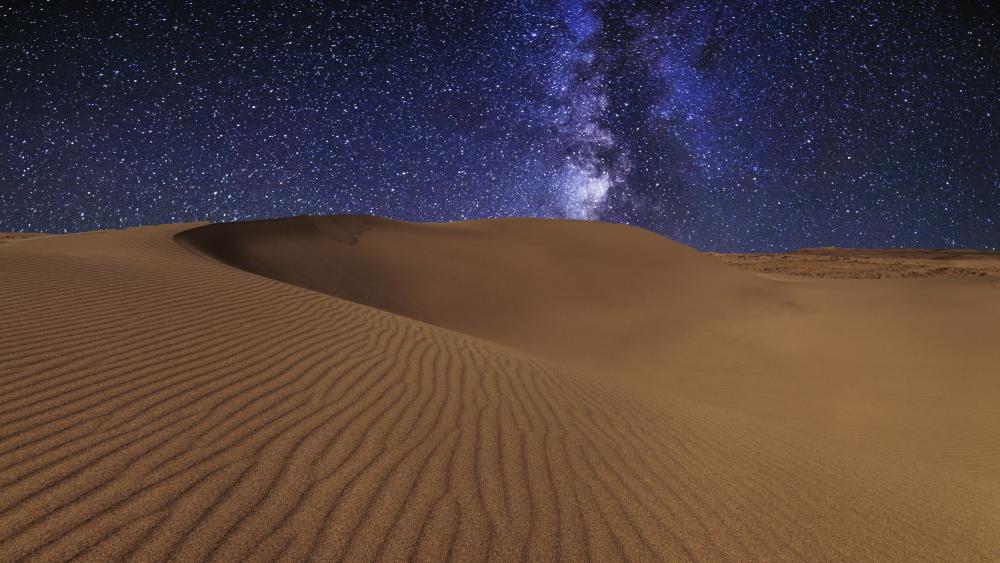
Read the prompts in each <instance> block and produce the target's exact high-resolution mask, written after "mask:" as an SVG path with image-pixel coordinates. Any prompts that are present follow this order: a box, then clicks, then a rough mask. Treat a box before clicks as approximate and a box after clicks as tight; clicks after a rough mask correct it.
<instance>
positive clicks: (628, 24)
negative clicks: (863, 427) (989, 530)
mask: <svg viewBox="0 0 1000 563" xmlns="http://www.w3.org/2000/svg"><path fill="white" fill-rule="evenodd" d="M998 21H1000V15H998V10H997V9H996V8H995V7H993V8H991V7H989V5H988V4H987V3H986V2H932V1H918V0H914V1H900V2H893V1H888V2H870V1H864V0H862V1H841V0H834V1H825V2H818V1H816V2H808V1H795V2H753V3H750V2H643V1H632V2H600V1H580V0H577V1H555V0H553V1H548V2H536V1H533V0H521V1H518V2H506V3H505V2H465V1H457V0H455V1H437V2H414V1H405V2H402V1H400V2H391V1H386V2H287V3H280V4H278V3H266V2H241V3H236V4H233V5H230V3H225V2H186V3H185V2H170V3H157V2H148V3H147V2H124V3H114V4H112V3H87V2H73V3H69V2H66V3H63V2H44V3H43V2H30V1H29V2H18V3H15V4H14V5H10V6H6V7H0V60H3V61H4V62H3V64H2V66H0V108H2V114H0V209H2V214H0V230H35V231H55V232H62V231H77V230H88V229H97V228H107V227H120V226H128V225H137V224H151V223H165V222H175V221H194V220H201V219H208V220H213V221H222V220H234V219H247V218H260V217H275V216H285V215H294V214H306V213H308V214H328V213H372V214H377V215H385V216H390V217H396V218H400V219H408V220H452V219H463V218H477V217H498V216H511V215H528V216H550V217H577V218H591V219H602V220H607V221H617V222H627V223H631V224H635V225H642V226H645V227H649V228H651V229H654V230H656V231H657V232H660V233H662V234H664V235H666V236H669V237H671V238H675V239H677V240H680V241H682V242H685V243H688V244H691V245H693V246H695V247H697V248H700V249H705V250H769V249H787V248H796V247H803V246H826V245H838V246H865V247H872V246H914V247H952V246H960V247H976V248H997V247H1000V176H998V172H1000V101H998V100H1000V69H998V66H1000V45H998V38H1000V24H998Z"/></svg>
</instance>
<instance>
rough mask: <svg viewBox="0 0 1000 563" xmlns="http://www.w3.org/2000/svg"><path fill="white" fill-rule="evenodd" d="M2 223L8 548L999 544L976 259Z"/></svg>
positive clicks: (590, 228) (687, 548)
mask: <svg viewBox="0 0 1000 563" xmlns="http://www.w3.org/2000/svg"><path fill="white" fill-rule="evenodd" d="M2 238H3V240H4V242H3V244H0V311H2V329H3V330H2V332H0V385H2V387H0V389H2V392H0V560H3V561H20V560H34V561H63V560H71V559H81V560H134V561H154V560H177V561H200V560H215V561H236V560H252V561H276V560H281V561H297V560H351V561H358V560H382V561H393V560H403V559H413V560H422V561H441V560H457V561H472V560H534V561H551V560H567V561H582V560H594V561H613V560H648V561H654V560H785V559H805V560H838V561H843V560H887V559H891V560H964V561H992V560H997V559H998V558H1000V534H998V533H997V530H1000V510H998V507H1000V411H998V410H997V407H996V406H997V405H998V404H1000V378H998V377H997V374H998V372H997V366H998V365H1000V346H997V344H996V343H997V335H998V329H1000V299H998V293H997V292H998V291H1000V278H998V274H997V272H998V271H1000V269H998V266H997V264H998V262H1000V261H998V260H997V257H996V256H995V255H993V254H989V253H985V254H984V255H981V256H980V255H976V256H974V257H968V256H959V257H954V258H952V259H953V260H961V261H962V264H961V267H962V268H966V269H975V270H976V272H975V274H974V275H966V274H967V273H965V272H958V273H950V272H941V271H934V272H933V275H926V276H900V275H893V274H892V272H898V271H899V270H900V269H901V268H903V269H906V271H911V270H913V269H919V268H922V267H924V266H922V264H923V261H927V260H934V258H933V257H931V258H928V256H927V255H926V254H920V255H917V256H914V257H907V256H903V257H900V255H899V254H900V253H898V252H896V253H893V252H885V253H882V254H881V255H879V253H878V252H877V251H867V252H868V254H869V255H878V256H876V257H875V258H871V257H869V258H867V259H866V260H865V261H863V263H860V264H859V265H858V266H857V268H858V269H860V270H861V274H858V275H857V276H851V275H846V274H844V269H845V268H848V267H850V263H851V262H850V261H851V260H854V259H855V258H850V259H838V260H833V261H832V262H835V263H836V264H835V266H836V267H835V268H834V270H835V271H834V274H832V275H830V276H827V277H824V275H825V274H824V273H823V269H824V266H823V265H822V264H819V263H817V262H816V260H815V259H814V256H813V259H812V261H811V262H810V263H809V264H808V265H807V266H808V268H806V267H805V266H802V265H801V264H799V265H797V266H795V267H793V268H792V270H795V271H794V272H792V271H789V270H787V269H786V270H785V271H777V270H775V269H774V267H772V266H770V265H768V264H770V263H771V262H767V263H766V264H765V265H763V266H761V265H759V264H757V265H756V266H755V263H754V260H753V259H752V258H748V257H739V256H729V257H726V256H719V255H709V254H704V253H700V252H697V251H694V250H692V249H690V248H688V247H686V246H684V245H681V244H679V243H675V242H673V241H670V240H668V239H666V238H663V237H661V236H659V235H656V234H654V233H651V232H649V231H646V230H643V229H638V228H634V227H627V226H622V225H613V224H607V223H600V222H586V221H565V220H542V219H496V220H481V221H465V222H452V223H434V224H418V223H405V222H399V221H393V220H388V219H381V218H376V217H368V216H324V217H294V218H288V219H275V220H262V221H250V222H235V223H218V224H207V223H196V224H169V225H160V226H146V227H136V228H130V229H125V230H107V231H95V232H85V233H78V234H68V235H53V236H38V237H19V236H16V235H10V236H4V237H2ZM845 252H846V255H847V256H854V255H856V254H857V252H853V253H852V252H849V251H839V250H838V251H835V250H830V249H828V250H826V253H827V254H834V255H836V256H838V257H840V256H841V255H842V254H845ZM838 253H839V254H838ZM810 256H812V255H810ZM761 260H764V259H761ZM777 260H781V259H780V258H779V259H777ZM880 260H881V261H882V262H893V264H888V265H883V266H878V267H882V268H884V270H885V275H881V276H879V275H875V274H873V273H872V272H873V268H876V266H873V264H881V262H879V261H880ZM907 260H913V261H915V262H913V263H905V262H906V261H907ZM783 261H784V262H788V261H789V260H788V259H786V260H783ZM726 262H739V263H738V264H737V266H739V267H736V266H733V265H731V264H727V263H726ZM755 267H756V269H755ZM830 268H833V266H830V267H829V268H827V270H826V272H827V273H829V272H830V271H831V270H830ZM806 270H807V271H806ZM851 277H855V278H858V279H843V278H851Z"/></svg>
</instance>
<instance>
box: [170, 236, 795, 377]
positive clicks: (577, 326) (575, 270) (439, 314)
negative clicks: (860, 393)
mask: <svg viewBox="0 0 1000 563" xmlns="http://www.w3.org/2000/svg"><path fill="white" fill-rule="evenodd" d="M345 233H350V235H349V236H348V235H346V234H345ZM178 240H180V241H181V242H182V243H184V244H186V245H188V246H189V247H191V248H193V249H196V250H197V251H199V252H202V253H205V254H207V255H209V256H212V257H213V258H216V259H218V260H220V261H222V262H224V263H227V264H230V265H232V266H235V267H238V268H241V269H244V270H247V271H250V272H254V273H257V274H260V275H264V276H267V277H270V278H273V279H276V280H280V281H283V282H286V283H291V284H294V285H298V286H300V287H305V288H309V289H312V290H315V291H320V292H322V293H326V294H328V295H333V296H336V297H340V298H343V299H348V300H351V301H355V302H358V303H362V304H364V305H368V306H372V307H376V308H379V309H383V310H385V311H389V312H392V313H396V314H400V315H404V316H407V317H410V318H413V319H419V320H422V321H426V322H429V323H432V324H435V325H438V326H442V327H446V328H450V329H453V330H456V331H459V332H463V333H467V334H472V335H475V336H478V337H482V338H486V339H489V340H493V341H496V342H500V343H503V344H508V345H511V346H515V347H517V348H520V349H524V350H528V351H531V352H534V353H537V354H539V355H543V356H546V357H550V358H554V359H557V360H559V361H561V362H567V361H568V362H570V363H574V364H578V365H583V366H592V365H594V362H597V363H598V364H599V365H602V366H609V367H611V366H621V365H622V363H623V362H624V363H625V364H628V363H630V361H631V358H630V357H631V356H632V355H633V354H634V353H635V352H637V351H638V352H643V353H647V352H648V351H649V350H648V349H649V348H650V347H659V346H663V345H664V343H665V342H666V341H665V340H664V339H665V338H670V337H672V336H674V335H680V334H683V333H684V332H685V331H686V330H687V329H688V328H689V325H690V324H691V322H692V321H695V322H698V320H699V319H704V318H712V319H719V320H724V319H726V318H727V317H728V316H729V315H728V312H729V311H731V310H732V309H733V306H734V305H736V304H737V303H754V304H755V305H754V306H759V307H760V308H762V309H763V308H766V307H769V306H770V305H771V304H772V303H773V302H774V301H775V300H776V299H777V298H778V297H779V296H778V294H777V293H776V292H775V291H774V290H773V288H772V287H771V284H769V283H767V282H766V281H765V280H760V279H758V278H756V277H754V276H752V275H749V274H742V273H740V272H734V271H732V270H730V269H728V268H726V267H724V266H722V265H720V264H718V263H716V262H715V261H713V260H711V259H708V258H706V257H705V256H703V255H701V254H699V253H697V252H695V251H693V250H691V249H689V248H687V247H685V246H683V245H681V244H678V243H675V242H672V241H669V240H667V239H664V238H662V237H659V236H657V235H654V234H653V233H650V232H648V231H645V230H642V229H637V228H632V227H626V226H621V225H612V224H605V223H589V222H571V221H551V220H521V219H506V220H493V221H478V222H466V223H440V224H410V223H401V222H396V221H390V220H385V219H375V218H371V217H363V218H358V217H347V218H344V217H298V218H292V219H282V220H278V221H259V222H246V223H227V224H217V225H208V226H205V227H200V228H197V229H192V230H190V231H186V232H183V233H180V234H179V235H178Z"/></svg>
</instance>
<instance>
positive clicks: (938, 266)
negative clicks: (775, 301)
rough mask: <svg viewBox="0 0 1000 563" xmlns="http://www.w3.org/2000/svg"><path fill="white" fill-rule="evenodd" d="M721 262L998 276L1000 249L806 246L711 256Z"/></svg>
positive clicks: (876, 273) (755, 267)
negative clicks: (773, 251) (768, 252)
mask: <svg viewBox="0 0 1000 563" xmlns="http://www.w3.org/2000/svg"><path fill="white" fill-rule="evenodd" d="M713 256H715V257H716V258H718V259H720V260H722V261H723V262H725V263H726V264H730V265H733V266H736V267H738V268H742V269H745V270H750V271H754V272H772V273H778V274H788V275H793V276H809V277H821V278H854V279H880V278H929V277H943V276H947V277H954V276H997V277H1000V252H989V251H982V250H961V249H957V250H917V249H897V248H894V249H883V250H869V249H862V248H832V247H828V248H806V249H802V250H798V251H796V252H790V253H785V254H780V253H779V254H713Z"/></svg>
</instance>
